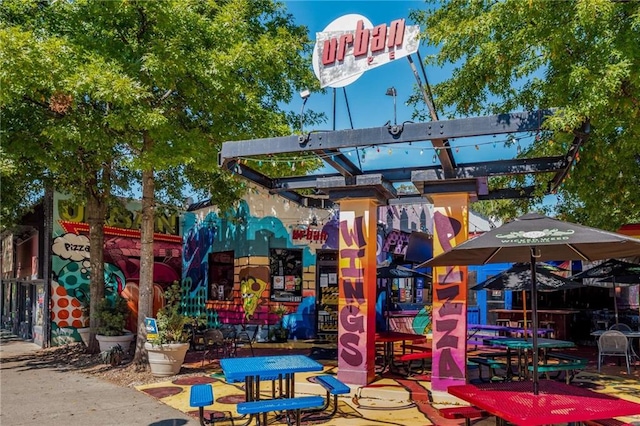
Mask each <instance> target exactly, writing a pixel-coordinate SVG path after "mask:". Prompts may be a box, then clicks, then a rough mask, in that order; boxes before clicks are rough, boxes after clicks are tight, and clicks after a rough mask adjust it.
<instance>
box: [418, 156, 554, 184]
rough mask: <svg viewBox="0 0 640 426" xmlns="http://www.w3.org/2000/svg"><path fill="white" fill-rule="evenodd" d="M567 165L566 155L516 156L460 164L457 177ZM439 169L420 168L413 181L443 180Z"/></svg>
mask: <svg viewBox="0 0 640 426" xmlns="http://www.w3.org/2000/svg"><path fill="white" fill-rule="evenodd" d="M564 166H565V157H563V156H557V157H541V158H516V159H513V160H500V161H485V162H480V163H465V164H459V165H458V167H456V169H455V178H457V179H466V178H479V177H491V176H501V175H524V174H535V173H548V172H555V171H558V170H560V169H562V168H563V167H564ZM442 179H443V176H442V173H440V171H439V170H433V169H432V168H429V169H419V170H414V171H413V172H411V181H412V182H420V181H425V182H426V181H435V180H442Z"/></svg>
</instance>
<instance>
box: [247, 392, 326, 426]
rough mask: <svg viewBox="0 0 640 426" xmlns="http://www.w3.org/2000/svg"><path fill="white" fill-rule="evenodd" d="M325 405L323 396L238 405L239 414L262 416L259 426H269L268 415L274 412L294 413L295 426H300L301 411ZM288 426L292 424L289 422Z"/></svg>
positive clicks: (266, 400) (268, 400) (269, 400)
mask: <svg viewBox="0 0 640 426" xmlns="http://www.w3.org/2000/svg"><path fill="white" fill-rule="evenodd" d="M322 405H324V398H322V397H321V396H316V395H314V396H296V397H293V398H279V399H264V400H258V401H246V402H240V403H238V406H237V410H238V414H242V415H246V414H258V415H260V414H262V421H260V420H259V419H260V417H259V416H258V424H260V425H265V426H266V425H267V414H268V413H271V412H274V411H285V412H286V411H293V412H294V413H295V424H296V426H300V411H301V410H302V409H306V408H313V407H320V406H322ZM287 424H291V423H290V422H289V421H287Z"/></svg>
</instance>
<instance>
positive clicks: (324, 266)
mask: <svg viewBox="0 0 640 426" xmlns="http://www.w3.org/2000/svg"><path fill="white" fill-rule="evenodd" d="M316 255H317V263H316V313H317V327H316V330H317V333H316V336H317V338H318V339H323V340H329V341H332V342H336V341H337V339H338V297H339V294H340V293H339V289H338V251H337V250H318V252H317V253H316Z"/></svg>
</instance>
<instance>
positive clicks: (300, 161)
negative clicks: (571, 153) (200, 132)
mask: <svg viewBox="0 0 640 426" xmlns="http://www.w3.org/2000/svg"><path fill="white" fill-rule="evenodd" d="M527 137H531V138H534V137H535V138H540V135H539V134H538V133H536V134H533V133H531V134H529V135H528V136H527ZM521 139H522V138H517V137H516V136H514V135H512V134H509V135H507V137H506V139H505V140H504V142H503V143H504V144H505V145H507V146H508V145H510V144H514V143H515V144H516V149H517V152H518V155H520V154H521V153H522V152H523V147H522V146H521V145H520V140H521ZM449 141H453V139H449ZM499 143H501V142H500V140H496V135H493V139H492V140H489V141H485V142H480V143H475V142H472V143H469V144H462V145H459V146H456V147H451V146H445V147H430V148H425V147H420V146H415V145H411V143H408V144H407V145H405V147H404V149H403V151H404V153H405V154H406V155H410V152H409V151H410V150H412V149H417V150H419V151H420V155H424V151H425V149H432V150H433V151H432V152H434V153H435V157H436V161H437V159H438V156H439V155H440V153H441V150H443V149H447V150H453V149H455V152H456V153H459V152H460V148H466V147H471V146H473V147H474V148H475V149H476V150H480V146H482V145H489V144H491V145H492V146H493V147H494V148H496V147H497V145H498V144H499ZM548 143H549V144H554V141H553V140H549V141H548ZM367 148H372V149H373V148H375V150H376V152H381V151H380V149H381V148H385V145H384V144H381V145H371V146H368V147H367ZM386 149H387V153H388V154H389V155H393V149H392V147H390V146H388V145H387V146H386ZM354 150H355V153H356V155H358V156H359V157H360V159H361V160H364V159H365V157H366V150H365V148H364V147H363V148H362V155H360V151H359V149H358V148H353V149H352V150H351V151H346V150H345V151H344V154H345V155H348V156H350V157H351V156H353V152H354ZM269 157H270V158H269V160H264V159H263V158H251V157H242V158H237V160H236V161H237V163H236V164H239V165H241V164H249V163H252V162H253V163H254V164H255V163H257V165H258V166H260V167H261V166H262V165H263V162H264V161H271V165H272V166H273V167H276V166H278V164H283V163H284V164H287V165H288V166H289V167H290V168H291V169H292V170H295V168H296V167H297V166H300V165H301V166H304V165H305V161H307V160H312V159H313V160H317V159H318V158H319V159H329V158H331V159H333V160H335V159H336V155H335V154H326V155H324V156H323V155H312V156H311V155H310V156H302V157H301V156H300V155H295V156H292V157H289V158H285V157H283V156H279V157H278V158H273V156H272V155H269ZM576 157H577V156H576ZM576 160H577V158H576ZM231 171H232V173H234V172H235V173H240V174H241V173H242V172H241V169H240V168H239V167H234V168H232V170H231Z"/></svg>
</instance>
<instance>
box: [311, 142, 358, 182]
mask: <svg viewBox="0 0 640 426" xmlns="http://www.w3.org/2000/svg"><path fill="white" fill-rule="evenodd" d="M316 154H318V156H319V157H320V158H322V159H323V160H324V161H326V162H327V164H329V165H330V166H331V167H333V168H334V169H336V170H337V171H338V173H340V174H341V175H342V176H356V175H361V174H362V170H360V168H359V167H358V166H356V165H355V164H353V163H352V162H351V160H349V159H348V158H347V157H346V156H345V155H344V154H343V153H342V152H340V151H338V150H335V149H332V150H329V149H321V150H318V151H316Z"/></svg>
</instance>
